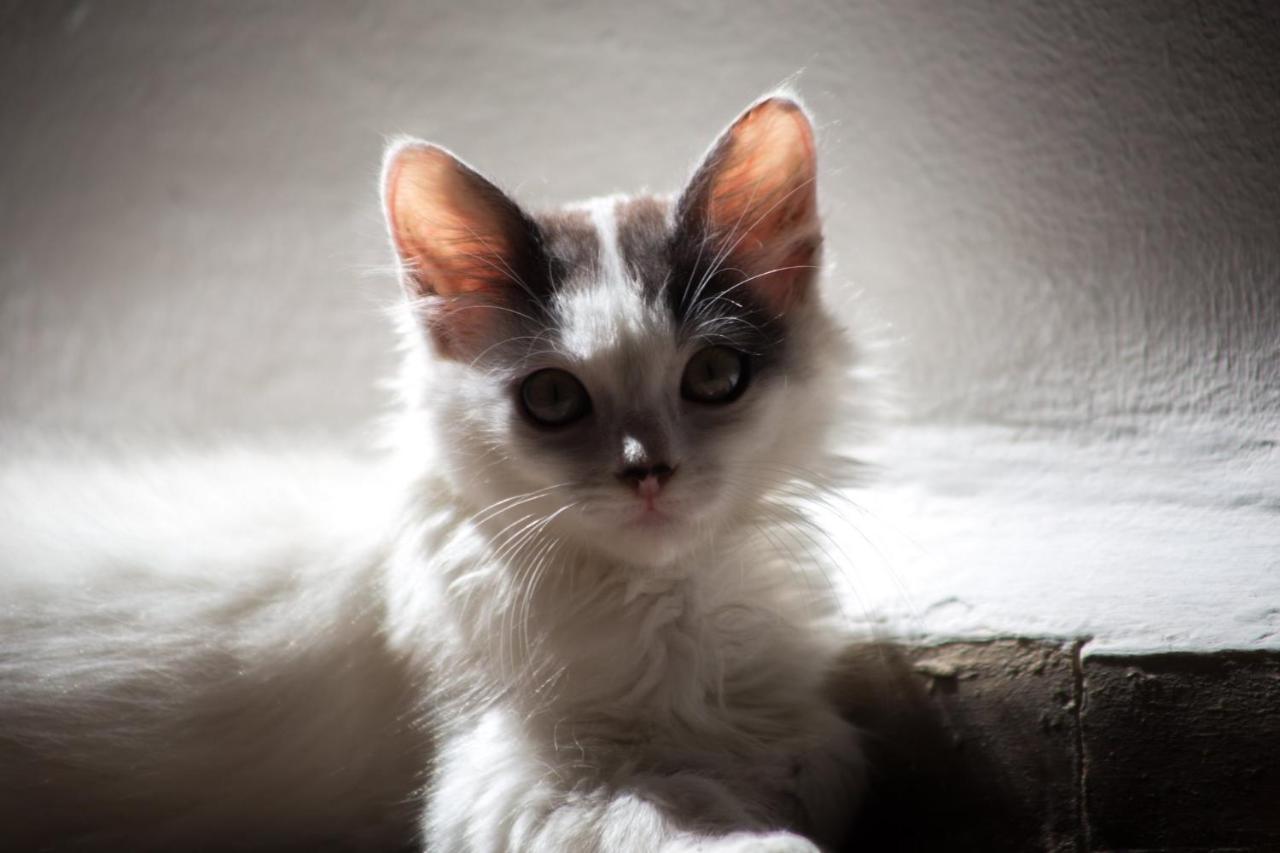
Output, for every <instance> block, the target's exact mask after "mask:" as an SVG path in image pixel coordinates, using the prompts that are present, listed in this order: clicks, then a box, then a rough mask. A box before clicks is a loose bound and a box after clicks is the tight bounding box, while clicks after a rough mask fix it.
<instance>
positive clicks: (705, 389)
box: [680, 346, 747, 403]
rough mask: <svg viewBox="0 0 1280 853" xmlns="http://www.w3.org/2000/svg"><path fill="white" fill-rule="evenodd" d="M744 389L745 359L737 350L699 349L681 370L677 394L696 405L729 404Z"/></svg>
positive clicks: (723, 348)
mask: <svg viewBox="0 0 1280 853" xmlns="http://www.w3.org/2000/svg"><path fill="white" fill-rule="evenodd" d="M746 387H747V359H746V356H744V355H743V354H742V353H740V352H738V351H737V350H736V349H730V348H729V347H721V346H715V347H707V348H706V349H702V350H698V351H697V352H696V353H694V354H693V358H691V359H689V363H688V364H686V365H685V368H684V378H682V379H681V380H680V394H681V396H683V397H684V398H685V399H686V400H693V401H695V402H698V403H729V402H732V401H733V400H736V399H738V395H740V394H741V393H742V392H743V390H745V389H746Z"/></svg>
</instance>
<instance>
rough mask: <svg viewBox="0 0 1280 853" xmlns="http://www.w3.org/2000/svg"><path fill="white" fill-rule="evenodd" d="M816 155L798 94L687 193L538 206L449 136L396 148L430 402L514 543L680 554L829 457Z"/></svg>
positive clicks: (397, 190)
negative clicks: (474, 161)
mask: <svg viewBox="0 0 1280 853" xmlns="http://www.w3.org/2000/svg"><path fill="white" fill-rule="evenodd" d="M812 153H813V151H812V139H811V136H810V131H809V125H808V122H807V120H806V119H805V117H804V114H803V112H802V111H801V110H800V109H799V108H798V106H796V105H795V104H794V103H793V102H790V101H786V100H779V99H773V100H767V101H764V102H761V103H760V104H758V105H756V106H755V107H753V108H752V109H751V110H749V111H748V112H747V113H745V114H744V115H743V116H742V117H741V118H739V120H738V121H737V122H735V124H734V125H733V126H732V127H731V128H730V129H729V131H727V132H726V134H725V136H724V137H722V138H721V140H720V141H719V143H718V144H717V146H716V147H715V148H714V149H713V151H712V153H711V154H710V155H709V157H708V160H707V163H706V164H704V166H703V167H702V169H701V170H700V171H699V172H698V173H697V175H695V177H694V180H693V182H692V183H691V185H690V187H689V188H688V189H687V190H686V191H685V193H684V195H683V196H682V197H681V198H680V199H679V200H678V201H677V202H675V203H670V202H667V201H664V200H658V199H652V198H640V199H621V198H611V199H602V200H598V201H596V202H592V203H590V204H587V205H583V206H581V207H577V208H570V209H567V210H565V211H561V212H558V213H556V214H551V215H543V216H539V217H529V216H526V215H525V214H523V212H521V211H520V210H519V208H517V207H516V206H515V205H514V203H512V202H510V201H509V200H507V199H506V198H505V197H503V196H501V195H500V194H497V191H496V190H493V189H492V187H491V185H488V184H487V183H481V181H482V180H483V179H480V178H479V177H478V176H476V175H475V174H474V173H472V172H470V171H469V170H466V167H464V166H461V164H459V163H457V161H456V160H454V159H453V158H451V157H450V156H449V155H447V154H446V153H444V152H443V151H441V149H438V148H431V147H426V146H408V147H402V148H401V149H399V151H398V152H397V153H395V154H393V157H392V158H391V160H390V161H389V169H388V191H387V197H388V208H389V215H390V218H391V221H392V232H393V236H394V237H395V239H396V243H397V247H398V248H399V249H400V252H401V256H402V258H403V259H404V260H405V261H406V262H407V264H406V268H407V279H408V281H409V283H410V284H411V286H412V287H414V295H415V296H418V297H420V300H419V301H418V302H417V307H418V310H419V312H420V314H419V316H420V320H421V323H422V324H423V325H425V328H426V330H427V332H428V337H429V340H430V341H431V344H432V347H433V349H434V351H435V356H436V364H435V368H434V369H433V370H432V371H431V379H430V386H429V388H428V389H427V390H426V395H427V396H426V399H425V400H424V405H425V406H426V407H427V408H428V410H429V412H430V414H431V416H432V417H433V419H434V423H435V429H436V431H437V433H438V437H439V440H440V441H441V442H442V443H443V445H444V447H445V449H446V453H445V454H444V457H445V459H446V464H448V465H449V467H450V474H451V479H452V480H453V481H454V483H455V486H456V487H457V488H458V489H459V490H460V491H462V492H463V494H464V496H466V497H468V498H470V500H471V502H473V503H474V504H476V505H477V506H478V507H492V509H491V510H490V512H491V513H493V515H492V517H491V523H493V524H496V525H497V526H498V529H500V530H502V531H503V533H502V534H500V535H502V536H503V537H504V538H505V537H511V538H510V547H511V548H513V549H518V548H521V547H522V546H523V545H524V544H525V542H526V540H525V535H526V534H529V533H532V532H536V531H537V530H539V529H545V530H546V531H548V532H550V533H552V534H554V535H555V536H556V537H558V538H559V539H560V540H561V541H562V542H564V543H565V544H567V545H573V546H579V547H582V548H585V549H588V550H591V551H594V552H597V553H604V554H608V555H610V556H612V557H614V558H616V559H620V560H623V561H627V562H632V563H636V564H649V565H652V564H663V563H668V562H671V561H673V560H675V559H677V558H678V557H679V556H680V555H681V554H683V553H686V552H688V551H689V550H691V549H692V548H694V547H696V546H697V545H698V544H699V543H700V542H706V541H708V540H709V539H710V538H711V537H717V536H722V535H732V528H733V526H734V524H735V522H739V521H742V520H744V518H745V515H746V514H747V513H748V512H749V511H750V509H751V507H752V506H753V504H754V503H755V501H756V500H757V499H758V498H759V497H760V496H761V495H762V494H764V493H766V492H767V491H769V490H770V489H772V488H775V487H776V486H777V485H779V484H780V483H782V482H784V481H786V480H787V479H789V478H790V477H792V476H795V475H796V474H798V473H801V469H803V468H804V467H805V466H806V465H807V464H809V463H810V462H811V461H813V459H814V458H816V455H817V452H818V450H819V448H820V446H821V443H822V432H823V429H824V427H825V425H826V421H827V414H828V412H829V411H830V409H831V406H832V400H831V398H832V397H833V396H834V392H835V391H838V389H833V388H832V384H831V383H832V382H833V381H839V380H838V379H835V378H833V377H834V376H835V375H836V374H837V373H838V367H839V365H838V364H837V363H836V362H837V361H838V359H839V355H840V353H841V348H840V346H839V343H838V337H839V335H838V332H836V330H835V329H834V328H833V327H832V326H831V325H830V324H829V322H828V320H827V318H826V315H825V314H824V313H823V312H822V310H821V307H820V305H819V303H818V300H817V299H816V294H814V293H811V292H810V291H811V290H812V279H813V274H812V273H813V270H814V268H815V267H816V261H817V249H818V240H819V232H818V227H817V217H816V212H815V204H814V194H813V183H812V181H813V160H812ZM423 211H425V212H426V213H425V214H423ZM459 222H461V223H462V224H461V225H459V224H458V223H459ZM544 524H545V527H543V525H544ZM527 541H528V543H533V542H535V541H541V540H534V539H532V538H530V539H528V540H527ZM528 547H529V548H536V547H538V546H537V545H534V544H528ZM526 556H528V555H526ZM532 556H533V557H536V554H534V555H532Z"/></svg>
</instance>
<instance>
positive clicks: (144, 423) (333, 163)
mask: <svg viewBox="0 0 1280 853" xmlns="http://www.w3.org/2000/svg"><path fill="white" fill-rule="evenodd" d="M509 6H512V7H511V8H509ZM801 68H803V69H805V70H804V74H803V76H802V78H801V82H800V86H801V89H802V91H803V92H804V94H805V95H806V97H807V99H808V100H809V101H810V103H811V106H812V107H813V109H814V110H815V112H816V113H817V115H818V117H819V119H820V121H821V122H822V125H823V127H822V149H823V150H822V157H823V170H824V175H823V181H824V185H823V190H824V199H823V200H824V206H825V208H826V210H827V213H828V222H829V243H830V246H831V250H832V255H833V257H834V259H835V261H836V269H835V271H834V275H833V277H832V279H831V286H832V289H833V293H835V294H836V295H837V299H838V300H839V301H840V303H841V305H842V307H843V310H846V311H848V312H849V316H850V317H851V319H853V320H855V321H857V322H858V323H859V324H860V325H864V326H868V327H870V329H871V336H872V338H873V339H874V341H875V343H876V344H877V352H878V353H879V354H878V356H877V357H878V358H880V359H882V361H883V362H884V363H885V364H886V365H888V366H889V367H890V368H891V369H892V371H893V373H894V376H895V379H894V386H895V387H896V388H897V389H898V398H899V400H900V401H901V407H902V409H903V411H904V412H905V416H906V417H905V421H906V423H905V424H903V425H900V426H896V427H893V428H891V429H890V430H889V431H888V439H887V441H886V444H885V446H884V447H883V448H882V450H881V451H880V457H881V461H882V462H883V464H884V465H885V466H886V476H885V478H884V480H883V486H882V487H881V488H879V489H878V490H877V491H876V492H875V493H874V494H872V495H870V496H868V497H866V498H865V500H866V501H867V502H870V503H873V504H875V505H876V506H877V507H879V508H880V510H881V511H882V512H881V514H882V516H883V517H882V519H881V520H882V522H883V524H884V525H886V527H888V528H891V529H892V530H895V531H900V532H902V533H903V534H904V535H905V536H906V537H907V538H908V539H909V540H910V541H912V542H913V543H916V544H917V545H918V546H919V547H920V549H921V550H922V551H923V552H924V553H926V554H927V556H928V558H927V559H922V560H915V559H907V558H905V557H904V558H901V559H899V560H898V562H897V563H896V564H895V571H897V572H898V574H900V575H901V576H902V578H903V581H904V583H907V585H909V586H910V588H911V592H910V599H911V602H910V606H909V607H906V608H905V609H903V608H898V607H897V605H896V604H895V603H894V601H895V599H894V594H892V593H888V592H882V593H878V594H876V595H871V596H869V601H870V603H871V604H873V605H874V606H875V607H876V608H878V609H879V610H881V611H883V612H888V613H891V614H892V613H899V611H901V613H907V612H915V613H917V614H920V613H924V614H933V615H932V616H927V617H912V618H913V619H914V621H913V622H912V624H914V625H915V626H917V627H920V628H922V630H925V631H926V632H932V633H935V634H941V633H947V632H952V633H962V634H963V633H972V632H981V631H985V630H997V631H1018V630H1026V631H1035V632H1049V633H1054V632H1064V633H1072V632H1076V631H1088V632H1090V633H1092V634H1095V635H1098V636H1102V637H1111V638H1112V640H1113V641H1114V642H1115V643H1117V644H1121V645H1123V644H1124V643H1127V642H1128V643H1132V644H1137V645H1141V644H1144V643H1145V644H1147V645H1156V646H1159V645H1161V644H1164V645H1177V644H1197V643H1217V644H1224V645H1257V644H1268V643H1271V644H1275V643H1277V642H1280V641H1278V640H1277V639H1276V636H1277V635H1276V627H1277V616H1276V613H1277V611H1276V610H1275V609H1274V608H1275V607H1277V606H1280V588H1277V585H1276V583H1277V582H1276V577H1277V576H1280V543H1278V542H1277V537H1276V531H1277V529H1280V449H1277V443H1278V442H1280V7H1277V6H1276V5H1275V4H1267V3H1263V2H1256V3H1248V2H1243V0H1233V2H1225V3H1217V4H1212V8H1210V7H1209V6H1208V5H1207V4H1199V5H1197V4H1169V3H1167V2H1158V0H1141V2H1126V3H1109V2H1105V0H1077V2H1074V3H1043V4H1019V5H1018V6H1017V7H1016V8H1013V7H1012V6H1011V5H1010V4H998V3H995V2H966V3H927V2H924V0H893V2H888V0H884V2H878V3H871V2H867V3H856V4H855V3H836V2H786V3H783V2H750V3H745V2H733V0H715V2H701V3H673V2H652V3H628V4H618V5H615V6H612V7H609V6H607V5H606V4H596V3H582V2H540V3H534V4H524V5H522V6H520V8H519V9H518V10H517V9H516V8H514V7H513V5H512V4H503V3H496V2H490V0H471V2H468V3H465V4H455V3H441V4H438V5H437V6H435V7H434V8H433V4H424V3H416V2H408V1H407V0H404V1H403V2H383V3H376V4H370V5H369V6H367V7H362V8H357V7H356V6H355V5H354V4H348V3H341V2H336V1H335V2H308V3H300V2H299V3H288V2H285V3H272V4H254V5H252V6H246V5H240V4H234V5H231V4H218V3H209V2H184V3H169V2H138V0H121V2H112V3H109V4H108V3H96V2H88V0H80V2H66V1H65V0H49V2H35V0H27V1H26V2H18V3H15V4H9V5H8V6H6V9H5V11H3V12H0V152H3V155H2V156H0V424H3V425H4V429H5V435H7V436H8V437H9V439H10V441H11V442H14V441H16V440H17V439H18V437H19V436H20V435H22V434H23V433H28V432H39V433H41V434H43V435H46V436H47V435H49V434H55V433H56V434H71V435H78V436H90V437H93V438H103V437H108V436H110V437H112V438H117V437H123V438H126V439H127V438H128V437H130V436H135V437H136V436H150V437H169V436H180V437H185V438H192V437H194V438H198V439H200V440H201V441H204V440H217V439H219V438H223V437H228V436H243V435H246V434H261V433H263V432H296V431H306V432H319V433H325V434H334V435H347V434H351V433H353V432H354V433H361V432H363V431H364V429H365V426H364V425H365V424H367V423H368V421H369V419H370V417H371V415H372V414H376V412H377V411H378V410H379V409H380V407H381V406H382V405H383V404H384V397H383V395H382V394H381V393H380V392H379V391H377V390H376V389H375V388H374V386H373V384H372V383H371V378H373V377H377V376H380V375H383V374H385V373H386V372H388V370H389V366H390V364H391V363H392V359H393V354H392V352H391V346H390V343H391V338H390V335H389V334H387V331H386V327H385V323H384V322H383V320H382V317H381V315H380V307H381V306H382V305H384V304H386V303H387V302H388V301H390V300H392V299H394V298H395V287H394V284H393V282H392V280H391V278H390V276H388V275H387V274H386V265H387V262H388V254H387V249H386V245H385V241H384V238H383V235H382V231H381V224H380V222H379V219H378V212H377V205H376V194H375V188H374V176H375V174H376V169H377V163H378V156H379V151H380V147H381V142H382V138H383V136H384V135H386V134H390V133H396V132H412V133H416V134H418V135H422V136H426V137H429V138H432V139H435V140H438V141H441V142H443V143H445V144H447V145H449V146H450V147H452V148H454V149H455V150H457V151H459V152H461V153H462V154H463V155H464V156H466V157H468V158H469V159H470V160H472V161H473V162H474V163H476V164H477V165H479V166H480V167H481V168H483V169H486V170H487V171H488V172H489V173H490V174H491V175H492V176H494V177H495V178H497V179H498V180H499V181H500V182H501V183H504V184H505V185H507V186H508V187H510V188H513V189H514V190H515V191H516V192H517V194H518V195H519V196H520V197H521V198H522V199H524V200H526V201H528V202H529V203H531V204H534V205H537V204H545V203H554V202H559V201H563V200H568V199H572V198H577V197H582V196H587V195H595V194H599V193H602V192H607V191H613V190H627V189H634V188H637V187H644V186H647V187H649V188H653V189H671V188H674V187H675V186H676V185H678V183H679V181H680V179H681V178H682V177H683V176H684V175H685V174H686V171H687V169H688V168H689V166H690V165H691V164H692V163H693V161H694V160H695V158H696V157H697V156H698V155H699V154H700V152H701V151H702V149H703V147H704V146H705V144H706V143H707V142H708V141H709V140H710V139H711V138H712V136H713V135H714V134H715V133H716V131H717V130H718V129H719V128H720V127H721V126H722V125H723V124H724V123H725V122H726V121H727V120H728V119H730V118H731V117H732V116H733V115H734V113H735V112H736V111H737V110H738V109H739V108H740V107H741V106H742V105H744V104H745V103H747V102H748V101H750V100H751V99H752V98H753V97H755V96H756V95H758V94H759V93H760V92H762V91H764V90H766V89H767V88H769V87H770V86H772V85H773V84H774V83H776V82H778V81H780V80H782V79H784V78H786V77H788V76H789V75H791V74H793V73H794V72H796V71H797V70H798V69H801ZM1011 460H1016V462H1015V461H1011ZM1010 471H1015V472H1019V477H1020V479H1016V481H1015V480H1011V479H1010V477H1011V476H1012V475H1011V474H1010ZM1108 478H1110V479H1108ZM1100 484H1101V485H1100ZM1166 510H1168V513H1169V514H1166ZM1072 513H1077V514H1075V515H1073V514H1072ZM1126 513H1130V514H1133V516H1134V519H1135V521H1134V524H1132V525H1129V526H1125V525H1115V524H1110V525H1108V524H1104V523H1102V522H1103V521H1106V520H1107V519H1113V520H1114V519H1116V518H1122V517H1128V516H1127V515H1126ZM877 595H878V596H879V597H877ZM1260 596H1261V599H1260V598H1259V597H1260ZM899 598H901V596H899ZM953 599H954V600H957V601H961V602H963V605H962V606H961V605H955V604H951V603H948V602H951V601H952V600H953ZM1103 602H1108V603H1107V604H1106V605H1105V606H1103ZM1199 602H1203V603H1199ZM1255 605H1256V606H1255ZM1269 608H1270V609H1269ZM1227 613H1230V614H1231V615H1230V616H1229V617H1228V616H1227V615H1225V614H1227ZM1250 614H1252V615H1250ZM899 615H901V614H899ZM1228 619H1233V620H1243V621H1242V622H1240V624H1241V625H1243V628H1241V630H1240V631H1238V632H1233V631H1224V630H1223V629H1222V626H1223V625H1225V624H1226V623H1227V620H1228ZM931 620H932V621H931ZM909 621H910V620H909Z"/></svg>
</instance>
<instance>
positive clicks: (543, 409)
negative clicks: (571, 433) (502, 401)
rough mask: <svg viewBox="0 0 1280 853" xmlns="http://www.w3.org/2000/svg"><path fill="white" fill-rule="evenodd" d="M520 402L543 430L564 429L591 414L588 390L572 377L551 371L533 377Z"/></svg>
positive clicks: (565, 372)
mask: <svg viewBox="0 0 1280 853" xmlns="http://www.w3.org/2000/svg"><path fill="white" fill-rule="evenodd" d="M520 402H522V403H523V404H524V410H525V412H526V413H528V415H529V417H530V418H532V419H533V421H534V422H535V423H537V424H539V425H541V426H549V427H551V426H564V425H565V424H568V423H572V422H573V421H576V420H578V419H579V418H581V417H582V416H584V415H585V414H586V413H587V412H589V411H591V398H590V397H589V396H587V389H586V388H583V387H582V383H581V382H579V381H578V380H577V379H575V378H574V376H573V374H572V373H569V372H567V371H564V370H559V369H557V368H554V367H549V368H547V369H545V370H539V371H538V372H537V373H533V374H531V375H530V376H529V377H528V378H527V379H525V380H524V383H523V384H521V386H520Z"/></svg>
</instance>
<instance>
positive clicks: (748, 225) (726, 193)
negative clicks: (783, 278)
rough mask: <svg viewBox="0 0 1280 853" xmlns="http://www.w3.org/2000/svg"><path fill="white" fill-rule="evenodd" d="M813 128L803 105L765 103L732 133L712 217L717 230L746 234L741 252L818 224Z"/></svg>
mask: <svg viewBox="0 0 1280 853" xmlns="http://www.w3.org/2000/svg"><path fill="white" fill-rule="evenodd" d="M816 166H817V163H816V157H815V155H814V146H813V131H812V129H811V128H810V126H809V122H808V120H807V119H806V118H805V116H804V113H803V112H802V111H801V110H800V108H799V107H798V106H797V105H796V104H794V103H792V102H790V101H784V100H778V99H773V100H769V101H765V102H764V103H762V104H760V105H758V106H757V107H755V108H754V109H752V110H751V111H749V112H748V113H747V114H746V115H744V116H743V117H742V118H740V119H738V121H737V123H735V124H734V126H733V127H732V128H731V129H730V131H729V140H728V146H727V151H726V152H725V155H724V160H723V162H722V163H721V165H720V167H719V169H718V170H717V173H716V176H715V178H714V181H713V183H712V188H711V198H710V204H709V206H708V211H707V214H708V217H709V218H710V220H711V224H712V226H713V228H714V229H715V232H716V233H717V234H720V235H723V236H725V237H728V236H729V235H734V236H733V239H734V240H737V239H738V238H742V242H741V244H740V245H739V247H738V249H737V250H746V251H753V250H755V249H757V248H766V249H767V248H768V247H769V245H770V244H771V243H774V242H776V241H778V240H782V241H783V242H784V243H785V242H788V237H789V235H791V234H792V233H794V232H796V231H803V230H804V229H806V228H807V227H810V226H812V225H813V224H815V220H816V218H817V204H816V202H817V193H816V190H815V186H814V179H815V177H816V174H817V168H816Z"/></svg>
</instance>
